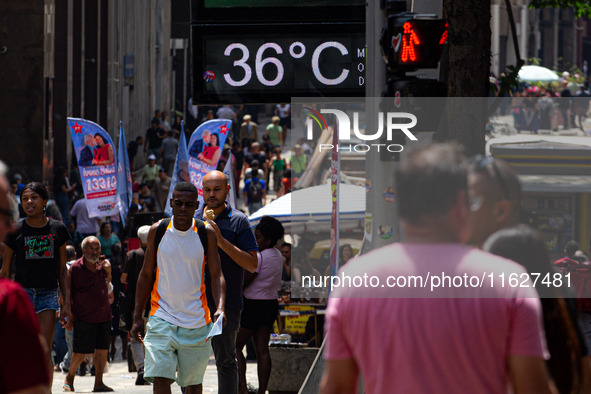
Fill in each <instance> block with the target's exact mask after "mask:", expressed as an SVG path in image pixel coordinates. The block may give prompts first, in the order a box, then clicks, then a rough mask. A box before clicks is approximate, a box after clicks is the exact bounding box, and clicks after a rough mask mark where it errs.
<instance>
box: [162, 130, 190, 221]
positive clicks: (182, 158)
mask: <svg viewBox="0 0 591 394" xmlns="http://www.w3.org/2000/svg"><path fill="white" fill-rule="evenodd" d="M179 182H191V178H190V177H189V155H188V154H187V139H186V138H185V121H184V120H182V121H181V136H180V139H179V149H178V151H177V153H176V160H175V162H174V171H173V172H172V180H171V181H170V190H169V191H168V199H167V200H166V208H164V214H165V215H166V216H168V217H171V216H172V207H171V206H170V203H169V201H170V199H171V198H172V192H173V191H174V188H175V187H176V185H177V183H179Z"/></svg>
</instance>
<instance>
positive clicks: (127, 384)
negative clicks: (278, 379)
mask: <svg viewBox="0 0 591 394" xmlns="http://www.w3.org/2000/svg"><path fill="white" fill-rule="evenodd" d="M116 358H117V360H116V361H114V362H113V363H111V365H110V366H109V369H108V371H107V372H106V373H105V375H104V378H103V381H104V382H105V384H106V385H107V386H109V387H112V388H113V389H114V390H115V391H116V392H118V393H151V392H152V386H151V385H150V386H136V385H135V379H136V377H137V374H136V373H135V372H128V371H127V361H124V360H122V359H121V353H118V354H117V357H116ZM256 370H257V366H256V362H247V365H246V381H247V382H248V383H250V384H252V385H253V386H254V387H258V378H257V372H256ZM65 376H66V374H64V373H62V372H54V373H53V386H52V392H53V393H61V392H63V388H62V386H63V384H64V378H65ZM93 386H94V376H90V374H87V375H85V376H76V378H75V380H74V387H75V388H76V392H77V393H91V392H92V388H93ZM171 389H172V393H173V394H180V393H181V388H180V387H179V386H178V385H177V384H176V383H173V384H172V386H171ZM217 391H218V378H217V370H216V367H215V360H214V358H213V356H211V357H210V359H209V364H208V365H207V370H206V371H205V376H204V378H203V392H204V393H217Z"/></svg>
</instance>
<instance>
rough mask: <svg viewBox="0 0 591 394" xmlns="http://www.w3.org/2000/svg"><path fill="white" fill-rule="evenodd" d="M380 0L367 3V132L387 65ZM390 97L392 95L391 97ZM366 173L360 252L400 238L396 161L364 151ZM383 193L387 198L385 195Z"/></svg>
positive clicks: (375, 121) (371, 127)
mask: <svg viewBox="0 0 591 394" xmlns="http://www.w3.org/2000/svg"><path fill="white" fill-rule="evenodd" d="M380 3H381V2H380V1H369V2H368V3H367V13H366V18H367V19H366V24H365V37H366V42H367V52H366V54H367V57H366V59H367V64H366V74H365V75H366V88H365V89H366V90H365V95H366V98H367V99H366V113H367V129H368V130H369V132H368V133H369V134H371V133H374V132H375V130H377V128H378V117H377V114H378V113H379V112H380V109H379V105H378V100H376V99H373V98H374V97H380V96H381V95H382V91H383V90H384V87H385V86H386V64H385V62H384V59H383V58H382V54H381V49H380V44H379V42H380V36H381V32H382V28H383V26H384V24H385V22H386V10H385V9H382V8H381V7H380ZM392 100H393V98H392ZM365 166H366V167H365V173H366V179H367V181H366V188H367V190H368V192H367V195H366V219H365V220H366V223H365V224H366V225H365V226H364V242H363V248H362V253H367V252H369V251H371V250H373V249H377V248H380V247H382V246H385V245H387V244H390V243H392V242H394V241H397V240H398V239H399V231H398V215H397V213H396V202H395V200H392V199H391V196H392V194H391V193H392V192H393V191H394V176H393V174H394V168H395V166H396V162H394V161H381V160H380V154H379V152H376V151H369V152H367V160H366V164H365ZM385 196H386V198H384V197H385Z"/></svg>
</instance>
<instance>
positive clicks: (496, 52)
mask: <svg viewBox="0 0 591 394" xmlns="http://www.w3.org/2000/svg"><path fill="white" fill-rule="evenodd" d="M490 8H491V10H490V11H491V19H490V29H491V53H492V59H491V60H492V61H491V63H492V64H491V69H492V72H493V73H494V74H495V75H499V71H500V70H499V56H500V50H501V48H500V47H501V45H500V38H499V34H500V31H499V30H500V23H501V22H500V6H499V5H498V4H493V5H491V7H490Z"/></svg>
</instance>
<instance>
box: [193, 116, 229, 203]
mask: <svg viewBox="0 0 591 394" xmlns="http://www.w3.org/2000/svg"><path fill="white" fill-rule="evenodd" d="M231 129H232V121H231V120H227V119H214V120H210V121H207V122H205V123H203V124H202V125H200V126H199V127H197V129H196V130H195V131H194V132H193V134H192V135H191V139H190V140H189V176H190V177H191V183H192V184H193V185H195V186H196V187H197V190H198V191H199V196H200V197H202V196H203V177H204V176H205V175H206V174H207V173H208V172H210V171H213V170H215V169H216V168H217V165H218V161H219V159H220V157H221V155H222V150H223V148H224V143H225V142H226V138H227V137H228V133H229V132H230V131H231Z"/></svg>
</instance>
